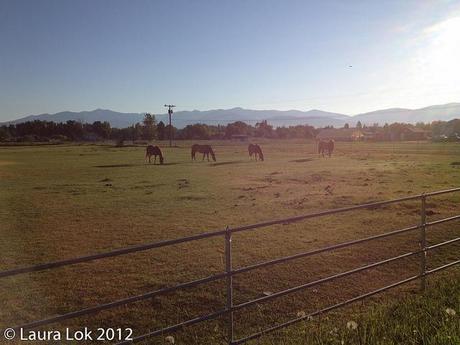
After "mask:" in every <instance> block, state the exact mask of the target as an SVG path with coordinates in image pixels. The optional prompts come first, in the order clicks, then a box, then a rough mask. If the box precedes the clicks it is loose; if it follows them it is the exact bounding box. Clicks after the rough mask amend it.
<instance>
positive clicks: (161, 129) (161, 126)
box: [157, 121, 166, 140]
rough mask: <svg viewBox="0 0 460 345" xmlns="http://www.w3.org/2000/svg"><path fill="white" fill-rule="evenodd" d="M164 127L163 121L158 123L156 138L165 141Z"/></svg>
mask: <svg viewBox="0 0 460 345" xmlns="http://www.w3.org/2000/svg"><path fill="white" fill-rule="evenodd" d="M165 131H166V126H165V124H164V122H163V121H160V122H158V125H157V137H158V139H159V140H165V139H166V133H165Z"/></svg>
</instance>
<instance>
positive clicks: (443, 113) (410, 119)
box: [352, 103, 460, 125]
mask: <svg viewBox="0 0 460 345" xmlns="http://www.w3.org/2000/svg"><path fill="white" fill-rule="evenodd" d="M352 118H353V120H354V121H358V120H359V121H361V123H363V124H366V125H372V124H373V123H375V122H377V123H379V124H380V125H383V124H385V123H386V122H387V123H392V122H406V123H416V122H432V121H436V120H442V121H449V120H452V119H454V118H460V103H449V104H442V105H433V106H430V107H426V108H421V109H404V108H393V109H385V110H377V111H373V112H370V113H364V114H359V115H355V116H353V117H352Z"/></svg>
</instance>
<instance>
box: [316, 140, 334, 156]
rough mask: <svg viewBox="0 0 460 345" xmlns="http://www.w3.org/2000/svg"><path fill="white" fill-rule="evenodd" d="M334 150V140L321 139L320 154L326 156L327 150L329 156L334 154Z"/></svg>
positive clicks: (319, 144)
mask: <svg viewBox="0 0 460 345" xmlns="http://www.w3.org/2000/svg"><path fill="white" fill-rule="evenodd" d="M333 151H334V140H332V139H331V140H320V141H319V142H318V154H320V155H322V156H323V157H324V152H327V154H328V156H329V157H330V156H331V155H332V152H333Z"/></svg>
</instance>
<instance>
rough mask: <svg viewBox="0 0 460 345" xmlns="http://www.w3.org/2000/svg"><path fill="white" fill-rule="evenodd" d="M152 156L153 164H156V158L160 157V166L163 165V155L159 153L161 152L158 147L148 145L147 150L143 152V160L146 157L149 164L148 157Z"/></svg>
mask: <svg viewBox="0 0 460 345" xmlns="http://www.w3.org/2000/svg"><path fill="white" fill-rule="evenodd" d="M152 156H154V157H155V159H154V160H153V164H155V163H156V162H157V156H160V164H163V161H164V159H163V154H162V153H161V150H160V148H159V147H158V146H153V145H149V146H147V149H146V150H145V159H147V157H148V158H149V163H150V157H152Z"/></svg>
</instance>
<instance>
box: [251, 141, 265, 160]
mask: <svg viewBox="0 0 460 345" xmlns="http://www.w3.org/2000/svg"><path fill="white" fill-rule="evenodd" d="M248 152H249V158H252V156H253V155H254V158H255V159H256V160H257V156H258V157H259V159H260V160H261V161H263V160H264V154H263V153H262V149H261V148H260V146H259V145H257V144H249V146H248Z"/></svg>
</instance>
